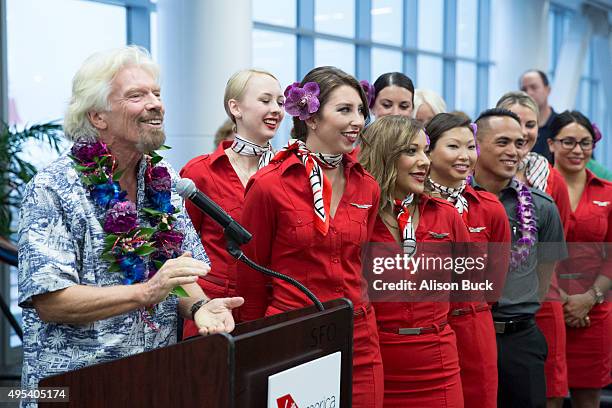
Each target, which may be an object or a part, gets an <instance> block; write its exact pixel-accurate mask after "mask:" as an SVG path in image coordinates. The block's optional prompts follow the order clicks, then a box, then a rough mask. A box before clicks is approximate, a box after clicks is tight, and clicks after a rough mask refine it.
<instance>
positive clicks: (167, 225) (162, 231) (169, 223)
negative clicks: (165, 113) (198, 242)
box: [70, 141, 187, 296]
mask: <svg viewBox="0 0 612 408" xmlns="http://www.w3.org/2000/svg"><path fill="white" fill-rule="evenodd" d="M70 158H72V160H74V162H75V169H76V171H77V172H78V173H79V174H80V178H81V181H82V182H83V184H85V186H86V187H87V189H88V190H89V192H90V194H91V197H92V199H93V200H94V202H95V203H96V204H97V205H98V206H100V207H102V208H104V209H105V210H106V214H105V216H104V219H103V220H100V224H101V225H102V227H103V229H104V232H105V233H106V237H105V238H104V251H103V253H102V259H104V260H106V261H108V262H110V268H109V272H121V273H122V274H123V283H124V284H126V285H130V284H134V283H138V282H142V281H145V280H147V279H149V278H151V277H152V276H153V275H155V273H156V272H157V271H158V270H159V268H161V266H162V265H163V264H164V262H165V261H166V260H168V259H171V258H175V257H177V256H179V255H180V254H181V253H182V249H181V245H182V243H183V233H182V232H180V231H177V230H175V229H174V223H175V221H176V218H175V217H174V214H176V213H177V212H179V210H178V209H176V208H175V207H174V206H173V205H172V204H171V201H170V197H171V190H170V189H171V187H172V179H171V177H170V173H169V172H168V169H167V168H166V167H164V166H162V165H159V164H158V163H159V162H160V161H161V160H162V157H161V156H159V155H158V154H157V153H155V152H151V153H150V156H145V160H147V168H146V170H145V194H146V195H147V198H148V199H149V202H150V203H151V204H152V208H143V209H142V212H144V213H145V215H146V218H147V219H148V221H149V224H150V225H151V227H143V226H140V225H139V223H138V212H137V209H136V204H134V203H133V202H132V201H130V200H128V199H127V198H126V196H127V192H125V191H121V187H120V186H119V178H120V177H121V172H120V171H117V164H116V162H115V159H114V157H113V156H112V154H111V152H110V151H109V150H108V147H107V146H106V144H104V143H102V142H100V141H95V142H89V141H78V142H76V143H75V144H74V145H73V146H72V149H71V154H70ZM172 293H174V294H176V295H177V296H186V295H187V294H186V293H185V291H184V289H182V288H181V287H180V286H178V287H176V288H175V289H174V290H173V291H172Z"/></svg>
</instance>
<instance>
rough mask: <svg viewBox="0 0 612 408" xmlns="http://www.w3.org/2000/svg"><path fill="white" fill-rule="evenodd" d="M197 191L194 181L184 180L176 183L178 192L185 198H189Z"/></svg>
mask: <svg viewBox="0 0 612 408" xmlns="http://www.w3.org/2000/svg"><path fill="white" fill-rule="evenodd" d="M196 191H197V188H196V186H195V183H194V182H193V180H191V179H188V178H182V179H180V180H179V181H178V182H177V183H176V192H177V193H178V194H179V195H180V196H181V197H183V198H188V197H189V196H191V195H192V194H193V193H195V192H196Z"/></svg>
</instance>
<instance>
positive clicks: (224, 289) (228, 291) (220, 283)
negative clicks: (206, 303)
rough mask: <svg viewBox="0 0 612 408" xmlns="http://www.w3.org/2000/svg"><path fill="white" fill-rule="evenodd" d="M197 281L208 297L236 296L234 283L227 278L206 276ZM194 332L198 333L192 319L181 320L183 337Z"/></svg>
mask: <svg viewBox="0 0 612 408" xmlns="http://www.w3.org/2000/svg"><path fill="white" fill-rule="evenodd" d="M213 279H214V282H213V281H212V280H213ZM197 282H198V285H200V287H201V288H202V290H203V291H204V294H205V295H206V296H207V297H208V298H210V299H216V298H224V297H233V296H236V285H234V284H230V282H229V280H227V279H219V278H214V277H207V279H202V278H199V279H198V281H197ZM196 334H198V329H197V328H196V325H195V323H194V322H193V320H190V319H189V320H188V319H185V320H184V322H183V338H184V339H186V338H188V337H192V336H195V335H196Z"/></svg>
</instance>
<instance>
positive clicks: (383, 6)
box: [371, 0, 404, 45]
mask: <svg viewBox="0 0 612 408" xmlns="http://www.w3.org/2000/svg"><path fill="white" fill-rule="evenodd" d="M371 14H372V41H374V42H381V43H387V44H394V45H402V35H403V34H402V16H403V14H404V11H403V4H402V0H372V11H371Z"/></svg>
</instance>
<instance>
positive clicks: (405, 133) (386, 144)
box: [359, 115, 423, 214]
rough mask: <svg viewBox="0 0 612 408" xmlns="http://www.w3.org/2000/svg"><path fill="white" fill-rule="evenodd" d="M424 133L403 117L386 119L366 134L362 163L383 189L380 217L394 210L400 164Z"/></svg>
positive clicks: (414, 121)
mask: <svg viewBox="0 0 612 408" xmlns="http://www.w3.org/2000/svg"><path fill="white" fill-rule="evenodd" d="M422 130H423V126H422V125H421V124H420V122H418V121H416V120H414V119H410V118H407V117H405V116H399V115H388V116H383V117H382V118H380V119H377V120H375V121H374V123H372V124H371V125H370V126H369V127H368V128H367V129H366V130H365V132H364V134H363V137H362V144H361V151H360V152H359V161H360V162H361V164H362V166H363V167H364V168H365V169H366V170H367V171H368V172H369V173H370V174H371V175H372V176H374V178H375V179H376V181H377V182H378V185H379V186H380V190H381V193H380V206H379V208H378V212H379V213H380V214H382V213H384V212H385V211H386V210H388V209H389V208H391V209H392V208H393V199H394V197H393V193H394V191H395V182H396V180H397V166H396V163H397V160H398V159H399V157H400V155H401V154H402V153H405V152H406V151H407V150H408V149H409V147H410V145H411V144H412V143H414V142H413V141H414V138H415V137H416V136H417V135H418V134H419V132H420V131H422Z"/></svg>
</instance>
